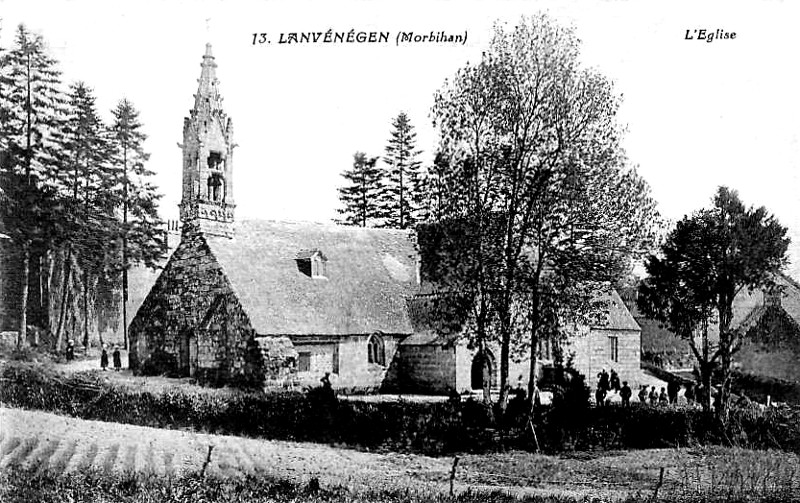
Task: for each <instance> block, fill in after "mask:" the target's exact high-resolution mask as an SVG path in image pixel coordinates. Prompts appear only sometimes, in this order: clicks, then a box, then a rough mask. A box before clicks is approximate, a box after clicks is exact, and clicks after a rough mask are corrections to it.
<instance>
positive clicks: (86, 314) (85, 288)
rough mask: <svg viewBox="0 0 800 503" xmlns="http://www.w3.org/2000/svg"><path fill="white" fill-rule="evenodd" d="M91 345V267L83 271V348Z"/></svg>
mask: <svg viewBox="0 0 800 503" xmlns="http://www.w3.org/2000/svg"><path fill="white" fill-rule="evenodd" d="M88 347H89V267H88V266H87V267H85V268H84V271H83V349H84V350H86V348H88Z"/></svg>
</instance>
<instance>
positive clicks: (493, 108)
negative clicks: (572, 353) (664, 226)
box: [433, 15, 655, 407]
mask: <svg viewBox="0 0 800 503" xmlns="http://www.w3.org/2000/svg"><path fill="white" fill-rule="evenodd" d="M578 49H579V44H578V40H577V38H576V37H575V35H574V33H573V31H572V30H570V29H566V28H563V27H561V26H558V25H557V24H556V23H555V22H553V21H552V20H551V19H550V18H548V17H547V16H545V15H539V16H536V17H533V18H530V19H523V20H522V21H521V22H520V23H519V24H518V25H517V26H516V27H515V28H514V29H513V30H511V31H506V30H505V29H504V28H503V27H501V26H499V25H498V26H496V27H495V33H494V37H493V39H492V41H491V43H490V46H489V48H488V49H487V50H486V51H485V52H484V53H483V57H482V59H481V61H480V63H478V64H477V65H467V66H466V67H464V68H462V69H461V70H459V71H458V73H457V74H456V75H455V77H454V78H453V79H452V80H451V81H449V82H446V83H445V86H444V87H443V88H442V89H441V90H440V91H439V92H437V94H436V97H435V104H434V108H433V117H434V121H435V124H436V125H437V127H438V128H439V130H440V136H441V140H440V148H441V151H442V153H443V154H444V155H445V156H446V157H447V158H448V159H450V160H451V168H452V169H451V171H450V175H449V176H453V177H456V181H455V182H454V183H452V184H451V185H454V186H462V187H463V189H462V190H457V191H454V192H453V193H451V194H450V195H451V196H452V197H455V198H460V199H463V200H462V201H458V202H455V203H447V204H446V205H445V206H446V207H448V208H455V209H456V211H465V212H466V214H467V215H468V219H469V220H470V221H471V222H472V225H474V226H476V227H478V228H479V229H483V230H479V231H477V234H478V236H477V237H476V239H480V240H487V241H491V242H497V243H499V244H500V247H501V250H500V252H499V257H498V262H495V261H493V260H490V258H489V257H488V256H486V257H482V258H480V261H482V262H483V263H484V266H480V267H477V268H476V271H475V277H474V278H465V281H473V282H474V281H480V282H485V283H486V284H487V286H486V287H485V290H486V291H488V292H490V293H491V295H492V297H493V300H492V304H493V305H494V311H495V313H496V319H497V324H498V328H497V337H498V339H499V342H500V348H501V355H500V388H501V396H500V403H501V406H503V407H504V406H505V403H506V399H507V387H508V386H507V385H508V369H509V358H510V354H511V349H512V338H513V337H514V334H516V333H520V330H519V327H520V326H526V325H527V327H528V328H527V329H526V330H525V332H527V334H528V337H529V339H528V340H529V341H530V342H529V350H530V352H531V361H532V365H531V375H530V381H529V395H530V396H531V397H532V396H533V395H534V393H535V391H536V390H535V383H536V375H535V361H536V356H537V354H536V351H537V347H538V342H539V340H540V337H541V336H542V335H543V334H544V333H545V331H544V323H545V319H544V317H543V316H542V315H541V313H542V308H543V305H544V304H543V298H542V295H543V294H544V292H547V291H550V292H554V291H556V289H554V288H551V287H550V286H549V285H551V284H566V285H572V286H575V285H578V284H582V285H585V288H584V289H585V290H586V291H585V294H584V295H581V296H578V297H577V298H580V299H582V302H579V303H578V305H575V304H576V301H575V299H576V297H575V296H572V297H567V296H563V297H561V298H560V299H550V300H552V301H559V302H560V303H561V306H562V307H563V308H564V309H562V311H564V312H566V308H568V307H569V308H570V309H569V310H570V311H572V312H582V311H584V312H589V311H592V309H588V308H587V309H582V308H581V306H590V307H593V304H594V303H593V302H592V299H594V298H596V297H597V292H598V291H599V290H600V287H601V285H603V284H605V283H607V282H609V281H611V280H613V279H615V276H616V275H617V273H618V272H619V271H620V270H621V269H622V268H623V264H625V263H626V261H627V260H629V258H630V256H631V255H632V254H637V253H641V252H642V250H643V249H644V248H645V247H646V246H647V244H648V238H649V236H650V226H651V222H652V220H653V218H654V216H655V209H654V208H655V204H654V202H653V201H652V199H651V198H650V197H649V193H648V187H647V185H646V184H645V182H644V181H643V180H642V179H641V178H640V177H639V176H638V175H637V174H636V172H635V170H633V169H629V168H627V167H625V159H624V155H623V152H622V149H621V147H620V144H619V138H620V134H621V133H620V128H619V127H618V126H617V123H616V120H615V116H616V111H617V108H618V99H617V97H616V96H615V95H614V93H613V90H612V88H611V85H610V83H609V82H608V81H607V80H606V79H605V78H604V77H603V76H602V75H600V74H598V73H596V72H594V71H591V70H585V69H582V68H581V67H580V65H579V62H578V56H579V50H578ZM465 161H468V162H465ZM464 168H468V169H464ZM449 211H452V210H449ZM497 222H500V223H501V224H502V225H500V226H497V225H496V223H497ZM485 249H486V250H491V248H489V247H486V248H485ZM492 253H493V252H492ZM486 264H491V267H486V266H485V265H486ZM523 305H524V306H526V307H525V310H524V311H523V310H522V309H518V308H517V307H518V306H523Z"/></svg>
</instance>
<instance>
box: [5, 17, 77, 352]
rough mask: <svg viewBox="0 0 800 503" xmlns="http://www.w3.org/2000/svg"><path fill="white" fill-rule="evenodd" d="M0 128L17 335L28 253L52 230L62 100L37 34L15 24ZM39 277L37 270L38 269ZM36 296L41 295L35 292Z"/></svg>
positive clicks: (24, 321)
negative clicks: (14, 258)
mask: <svg viewBox="0 0 800 503" xmlns="http://www.w3.org/2000/svg"><path fill="white" fill-rule="evenodd" d="M0 73H1V74H2V76H0V87H1V88H2V89H0V115H2V120H1V121H0V129H2V131H0V132H1V133H2V134H0V136H2V137H3V145H2V147H3V153H2V155H0V163H2V165H1V166H0V167H1V168H2V169H4V170H6V179H5V180H4V182H6V183H8V184H14V185H18V187H17V189H16V190H15V191H14V192H15V194H14V197H13V199H12V200H13V204H12V205H10V206H6V208H15V210H14V215H13V217H11V216H10V215H4V217H5V220H6V228H7V230H8V231H9V233H10V234H11V236H12V239H13V240H14V242H15V243H16V245H17V246H18V247H19V248H20V250H21V255H22V264H21V268H22V278H21V287H22V289H21V294H20V297H21V300H20V320H19V325H20V327H19V341H22V340H25V339H26V337H27V325H28V310H29V309H28V307H29V306H28V297H29V286H30V283H31V274H30V271H31V263H32V262H33V263H41V262H40V261H32V260H31V258H32V254H33V255H34V256H35V254H37V253H38V254H41V253H43V250H45V249H46V248H47V247H48V246H49V244H50V243H51V242H52V241H53V239H54V238H55V237H56V236H57V234H58V233H57V232H56V229H57V227H58V226H57V223H56V220H57V219H58V213H57V211H54V210H55V209H56V206H55V205H54V204H53V203H55V201H54V199H53V198H52V197H51V196H49V195H47V193H48V192H49V191H51V190H52V189H53V188H54V187H55V186H56V185H57V182H56V180H57V171H58V165H57V163H56V162H55V158H56V149H55V147H56V143H55V142H54V141H53V138H54V136H55V133H56V132H57V130H58V127H59V125H60V114H61V112H62V110H61V107H62V106H63V103H64V97H63V94H62V93H61V91H60V73H59V71H58V70H57V69H56V61H55V60H54V59H53V58H51V57H50V56H49V55H48V54H47V51H46V47H45V43H44V41H43V39H42V37H41V36H38V35H34V34H31V33H30V32H29V31H28V30H27V29H26V28H25V26H24V25H19V26H18V28H17V31H16V36H15V39H14V45H13V46H12V48H11V49H10V50H9V51H8V52H7V54H4V55H3V57H2V67H1V68H0ZM38 277H39V278H41V271H39V275H38ZM40 300H41V298H40Z"/></svg>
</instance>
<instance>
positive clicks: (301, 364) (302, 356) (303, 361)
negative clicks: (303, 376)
mask: <svg viewBox="0 0 800 503" xmlns="http://www.w3.org/2000/svg"><path fill="white" fill-rule="evenodd" d="M310 370H311V353H309V352H308V351H303V352H302V353H297V371H298V372H309V371H310Z"/></svg>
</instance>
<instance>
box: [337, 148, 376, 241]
mask: <svg viewBox="0 0 800 503" xmlns="http://www.w3.org/2000/svg"><path fill="white" fill-rule="evenodd" d="M377 163H378V158H377V157H367V154H365V153H364V152H356V153H355V154H353V168H352V169H349V170H347V171H345V172H344V173H342V176H343V177H344V178H345V179H346V180H347V181H348V182H349V184H348V185H345V186H344V187H340V188H339V189H338V191H339V200H340V201H341V202H342V204H343V205H344V208H341V209H339V210H338V211H339V213H340V214H342V215H344V219H343V223H345V224H347V225H358V226H360V227H366V226H367V224H368V223H377V222H378V220H379V219H380V217H381V207H380V204H379V201H378V198H379V196H380V193H381V179H382V176H383V173H382V171H381V170H380V168H378V167H377Z"/></svg>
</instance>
